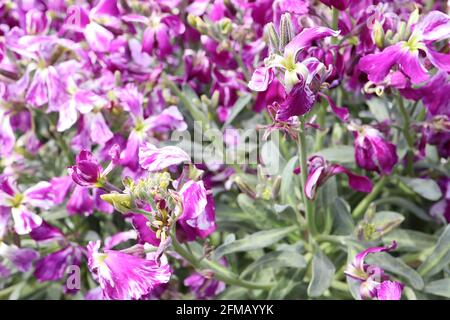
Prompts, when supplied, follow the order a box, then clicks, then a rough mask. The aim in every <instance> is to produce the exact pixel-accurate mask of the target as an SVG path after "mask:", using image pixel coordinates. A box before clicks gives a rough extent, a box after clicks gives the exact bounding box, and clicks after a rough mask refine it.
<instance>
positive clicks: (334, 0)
mask: <svg viewBox="0 0 450 320" xmlns="http://www.w3.org/2000/svg"><path fill="white" fill-rule="evenodd" d="M320 2H322V3H323V4H326V5H327V6H329V7H335V8H336V9H339V10H341V11H344V10H345V9H347V8H348V6H349V4H350V2H351V0H320Z"/></svg>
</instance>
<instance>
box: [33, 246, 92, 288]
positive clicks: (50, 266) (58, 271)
mask: <svg viewBox="0 0 450 320" xmlns="http://www.w3.org/2000/svg"><path fill="white" fill-rule="evenodd" d="M82 257H83V253H82V250H81V247H78V246H71V245H69V246H66V247H64V248H62V249H60V250H57V251H55V252H53V253H50V254H49V255H47V256H45V257H43V258H41V259H40V260H38V261H37V262H36V269H35V270H34V276H35V277H36V279H37V280H38V281H40V282H44V281H57V280H60V279H62V278H63V277H64V275H65V274H66V270H67V268H68V267H69V266H71V265H78V266H79V265H80V264H81V260H82Z"/></svg>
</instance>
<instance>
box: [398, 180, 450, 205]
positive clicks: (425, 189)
mask: <svg viewBox="0 0 450 320" xmlns="http://www.w3.org/2000/svg"><path fill="white" fill-rule="evenodd" d="M402 181H403V182H404V183H405V184H406V185H407V186H408V187H410V188H411V189H413V190H414V192H416V193H418V194H420V195H421V196H422V197H424V198H425V199H428V200H431V201H437V200H439V199H440V198H441V197H442V192H441V189H440V188H439V185H438V184H437V183H436V181H434V180H431V179H420V178H402Z"/></svg>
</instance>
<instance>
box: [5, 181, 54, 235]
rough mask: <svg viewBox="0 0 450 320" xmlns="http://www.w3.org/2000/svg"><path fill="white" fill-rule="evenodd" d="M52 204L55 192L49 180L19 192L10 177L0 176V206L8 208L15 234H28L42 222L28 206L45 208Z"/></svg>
mask: <svg viewBox="0 0 450 320" xmlns="http://www.w3.org/2000/svg"><path fill="white" fill-rule="evenodd" d="M54 204H55V194H54V193H53V190H52V185H51V184H50V183H49V182H46V181H41V182H39V183H37V184H36V185H34V186H32V187H30V188H28V189H27V190H25V191H24V192H20V191H19V189H18V188H17V186H16V182H15V181H14V180H13V179H12V178H11V177H9V176H0V206H3V207H7V208H9V211H10V213H11V215H12V218H13V220H14V230H15V231H16V233H17V234H20V235H24V234H28V233H30V231H31V230H33V229H34V228H36V227H38V226H40V225H41V223H42V218H41V217H39V216H38V215H37V214H36V213H34V212H33V211H31V210H30V209H29V208H28V207H29V206H33V207H39V208H42V209H46V210H47V209H49V208H50V207H52V206H53V205H54Z"/></svg>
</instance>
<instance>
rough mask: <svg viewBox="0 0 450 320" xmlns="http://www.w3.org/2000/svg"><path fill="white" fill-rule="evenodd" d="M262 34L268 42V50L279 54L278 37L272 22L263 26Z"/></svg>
mask: <svg viewBox="0 0 450 320" xmlns="http://www.w3.org/2000/svg"><path fill="white" fill-rule="evenodd" d="M264 36H265V37H266V39H267V40H268V42H269V47H270V51H271V52H273V53H276V54H280V39H279V37H278V34H277V31H276V30H275V26H274V24H273V23H272V22H270V23H268V24H267V25H266V27H265V28H264Z"/></svg>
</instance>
